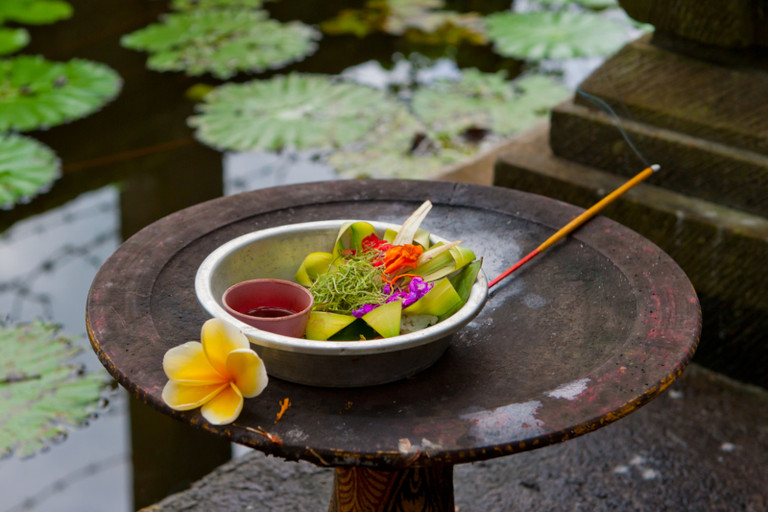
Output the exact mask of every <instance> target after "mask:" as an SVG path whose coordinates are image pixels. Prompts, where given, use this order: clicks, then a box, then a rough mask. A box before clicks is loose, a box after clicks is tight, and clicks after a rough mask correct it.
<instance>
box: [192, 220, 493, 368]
mask: <svg viewBox="0 0 768 512" xmlns="http://www.w3.org/2000/svg"><path fill="white" fill-rule="evenodd" d="M348 222H368V223H370V224H371V225H373V227H374V228H376V230H377V231H379V230H385V229H387V228H389V229H394V230H397V229H399V228H400V225H399V224H393V223H389V222H381V221H372V220H359V219H358V220H355V219H334V220H322V221H312V222H299V223H295V224H285V225H282V226H276V227H271V228H265V229H260V230H257V231H252V232H250V233H246V234H244V235H240V236H238V237H236V238H233V239H231V240H229V241H228V242H225V243H224V244H222V245H220V246H219V247H217V248H216V249H214V250H213V251H212V252H211V253H210V254H209V255H208V256H207V257H206V258H205V259H204V260H203V262H202V263H201V264H200V266H199V267H198V269H197V273H196V274H195V294H196V295H197V299H198V301H199V302H200V305H201V306H202V307H203V309H205V310H206V311H207V312H208V313H209V314H210V315H212V316H213V317H216V318H221V319H223V320H226V321H227V322H230V323H231V324H232V325H234V326H235V327H237V328H238V329H239V330H240V331H241V332H242V333H243V334H245V335H246V337H248V338H249V339H250V341H251V343H254V344H255V345H258V346H262V347H264V348H271V349H276V350H282V351H288V352H297V353H304V354H316V355H329V356H330V355H349V356H355V355H364V354H376V353H384V352H392V351H398V350H404V349H407V348H414V347H418V346H420V345H424V344H427V343H430V342H432V341H435V340H438V339H441V338H444V337H447V336H449V335H451V334H452V333H454V332H455V331H457V330H458V329H460V328H462V327H463V326H465V325H466V324H467V323H469V322H470V321H471V320H472V319H473V318H474V317H475V316H477V314H478V313H479V312H480V310H481V309H482V308H483V306H484V304H485V302H486V300H487V299H488V279H487V277H486V275H485V272H484V271H483V269H482V268H481V269H480V271H479V272H478V274H477V278H476V279H475V283H474V284H473V285H472V289H471V291H470V295H469V298H468V299H467V302H466V303H465V304H464V306H462V307H461V309H459V310H458V311H457V312H456V313H454V314H453V315H451V316H450V317H448V318H446V319H445V320H443V321H442V322H438V323H436V324H434V325H431V326H429V327H426V328H424V329H420V330H418V331H414V332H411V333H408V334H401V335H398V336H392V337H390V338H381V339H374V340H361V341H322V340H308V339H305V338H294V337H291V336H283V335H280V334H274V333H271V332H268V331H264V330H262V329H258V328H256V327H252V326H250V325H248V324H246V323H244V322H242V321H240V320H238V319H237V318H235V317H233V316H232V315H230V314H229V313H228V312H227V311H226V310H225V309H224V308H223V307H222V306H221V305H220V304H219V302H218V301H217V300H216V298H215V297H214V296H213V293H212V292H211V288H210V279H211V277H212V275H213V271H214V270H215V268H216V266H217V265H218V263H219V262H221V261H222V260H223V259H224V258H225V257H227V256H229V255H230V254H232V253H233V252H235V251H237V250H239V249H242V248H243V247H246V246H248V245H250V244H252V243H254V242H257V241H259V240H264V239H267V238H270V237H272V236H275V235H279V234H290V233H294V232H302V231H308V230H317V231H319V230H328V229H338V228H339V227H341V226H342V225H343V224H345V223H348ZM430 241H432V242H434V243H437V242H441V241H442V242H447V240H446V239H444V238H442V237H440V236H437V235H435V234H433V233H430ZM265 278H266V277H265Z"/></svg>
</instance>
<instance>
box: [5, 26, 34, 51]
mask: <svg viewBox="0 0 768 512" xmlns="http://www.w3.org/2000/svg"><path fill="white" fill-rule="evenodd" d="M28 44H29V32H27V30H26V29H24V28H6V27H0V55H8V54H9V53H13V52H15V51H18V50H20V49H22V48H24V47H25V46H27V45H28Z"/></svg>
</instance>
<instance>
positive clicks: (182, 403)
mask: <svg viewBox="0 0 768 512" xmlns="http://www.w3.org/2000/svg"><path fill="white" fill-rule="evenodd" d="M229 387H231V386H230V384H229V383H228V382H224V383H221V384H204V385H192V384H189V383H184V382H177V381H174V380H169V381H168V382H167V383H166V384H165V387H164V388H163V395H162V396H163V401H164V402H165V403H166V404H168V407H170V408H171V409H175V410H177V411H188V410H190V409H194V408H195V407H200V406H201V405H203V404H204V403H206V402H208V401H209V400H211V399H212V398H213V397H215V396H216V395H217V394H219V393H221V392H222V390H224V389H228V388H229Z"/></svg>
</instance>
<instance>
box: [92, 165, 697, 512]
mask: <svg viewBox="0 0 768 512" xmlns="http://www.w3.org/2000/svg"><path fill="white" fill-rule="evenodd" d="M425 199H430V200H431V201H432V202H433V203H434V205H435V206H434V209H433V210H432V212H431V213H430V215H429V216H428V217H427V220H426V221H425V223H424V227H425V228H426V229H429V230H430V231H432V232H433V233H436V234H439V235H440V236H443V237H445V238H448V239H461V240H463V241H464V243H465V245H466V246H467V247H470V248H472V249H473V250H474V251H475V253H476V254H477V255H478V256H481V257H483V268H484V269H485V272H486V273H487V275H488V276H490V277H494V276H496V275H498V274H499V273H501V272H502V271H503V270H504V269H505V268H506V267H508V266H509V265H510V264H511V263H514V262H515V261H517V260H518V259H519V258H520V257H521V256H522V255H524V254H527V253H528V252H530V250H532V249H533V248H535V247H536V246H538V245H539V244H540V243H541V242H542V241H543V240H545V239H547V238H548V237H549V236H550V235H551V234H552V233H554V232H555V231H556V230H557V229H558V228H559V227H561V226H563V225H564V224H566V223H567V222H568V221H569V220H570V219H572V218H573V217H575V216H576V215H577V214H578V213H579V212H580V211H581V210H580V209H578V208H575V207H573V206H570V205H567V204H564V203H560V202H557V201H553V200H550V199H547V198H544V197H541V196H535V195H531V194H526V193H522V192H518V191H514V190H509V189H501V188H493V187H482V186H475V185H464V184H455V183H444V182H440V183H436V182H418V181H401V180H393V181H367V180H354V181H338V182H324V183H314V184H304V185H294V186H286V187H278V188H272V189H266V190H258V191H253V192H247V193H243V194H239V195H235V196H229V197H224V198H220V199H216V200H213V201H209V202H206V203H202V204H199V205H196V206H194V207H191V208H188V209H185V210H182V211H180V212H177V213H175V214H172V215H170V216H168V217H165V218H163V219H161V220H160V221H158V222H156V223H154V224H152V225H150V226H148V227H147V228H145V229H144V230H142V231H140V232H139V233H137V234H136V235H135V236H134V237H132V238H130V239H129V240H128V241H126V242H125V243H124V244H123V245H122V246H121V247H120V248H119V249H118V250H117V251H116V252H115V253H114V254H113V255H112V256H111V257H110V258H109V259H108V261H107V262H106V263H105V264H104V266H103V267H102V268H101V270H100V271H99V273H98V275H97V276H96V278H95V280H94V282H93V285H92V288H91V292H90V295H89V298H88V304H87V311H86V317H87V324H88V333H89V336H90V338H91V342H92V345H93V348H94V350H95V351H96V353H97V354H98V356H99V358H100V359H101V361H102V363H103V364H104V365H105V366H106V368H107V369H108V370H109V372H110V373H111V374H112V375H113V376H114V377H115V379H117V380H118V382H119V383H120V384H121V385H123V386H124V387H125V388H126V389H127V390H128V391H129V392H130V393H132V394H134V395H135V396H137V397H138V398H139V399H140V400H142V401H144V402H146V403H147V404H149V405H151V406H152V407H154V408H156V409H158V410H159V411H162V412H164V413H166V414H169V415H171V416H173V417H175V418H177V419H179V420H181V421H184V422H187V423H190V424H192V425H194V426H197V427H199V428H202V429H205V430H207V431H209V432H211V433H212V434H215V435H219V436H223V437H225V438H227V439H230V440H231V441H234V442H236V443H240V444H243V445H246V446H250V447H252V448H254V449H257V450H261V451H263V452H265V453H267V454H270V455H275V456H278V457H282V458H285V459H286V460H306V461H309V462H312V463H314V464H317V465H322V466H330V467H335V468H336V473H335V480H334V490H333V495H332V498H331V505H330V509H331V510H333V511H353V510H354V511H385V510H386V511H389V510H401V511H416V510H419V511H422V510H434V511H453V510H454V506H453V481H452V480H453V479H452V474H453V466H454V465H455V464H461V463H466V462H472V461H478V460H483V459H490V458H493V457H499V456H502V455H510V454H514V453H517V452H521V451H525V450H530V449H533V448H538V447H542V446H547V445H550V444H553V443H558V442H561V441H565V440H567V439H570V438H572V437H575V436H578V435H581V434H585V433H587V432H590V431H593V430H595V429H597V428H600V427H602V426H603V425H606V424H608V423H610V422H612V421H614V420H617V419H619V418H621V417H622V416H624V415H626V414H628V413H630V412H632V411H633V410H635V409H637V408H638V407H640V406H642V405H643V404H645V403H647V402H648V401H649V400H651V399H652V398H654V397H655V396H657V395H658V394H659V393H660V392H661V391H662V390H664V389H665V388H666V387H667V386H669V385H670V384H671V383H672V381H673V380H674V379H675V378H676V377H677V376H678V375H680V373H681V372H682V371H683V369H684V367H685V365H686V364H687V363H688V362H689V361H690V359H691V357H692V355H693V352H694V350H695V347H696V344H697V342H698V336H699V333H700V320H701V318H700V311H699V305H698V300H697V297H696V294H695V292H694V290H693V289H692V287H691V284H690V282H689V281H688V279H687V278H686V276H685V275H684V274H683V272H682V271H681V270H680V268H679V267H678V266H677V265H676V264H675V263H674V262H673V261H672V260H671V259H670V258H669V257H668V256H667V255H666V254H665V253H664V252H662V251H661V250H660V249H659V248H658V247H656V246H655V245H653V244H652V243H650V242H649V241H648V240H646V239H644V238H643V237H641V236H639V235H638V234H636V233H634V232H633V231H631V230H629V229H627V228H624V227H623V226H621V225H619V224H617V223H615V222H612V221H610V220H608V219H606V218H604V217H597V218H595V219H593V220H592V221H590V222H589V223H588V224H587V225H585V226H583V227H582V228H581V229H579V230H578V231H577V232H575V233H574V234H572V235H571V236H569V237H568V238H567V239H565V240H563V241H562V242H561V243H559V244H557V245H556V246H555V247H552V248H550V249H549V250H548V251H547V252H546V253H545V254H543V255H542V256H540V257H539V258H537V259H536V261H535V262H531V263H530V264H529V265H527V266H526V267H525V268H524V269H521V270H520V271H518V272H517V273H516V274H515V275H514V276H512V277H510V278H509V279H508V280H507V281H505V282H502V283H501V284H499V285H497V286H496V287H494V289H493V293H492V295H491V297H490V298H489V300H488V302H487V304H486V306H485V307H484V309H483V311H482V312H481V313H480V315H479V316H478V317H477V318H476V319H475V320H474V321H473V322H472V323H471V324H470V325H468V326H467V327H465V328H464V329H462V330H460V331H459V332H457V333H455V334H454V335H453V336H452V338H451V342H450V346H449V348H448V350H447V351H446V353H445V354H444V355H443V357H442V358H441V359H440V360H438V362H437V363H436V364H435V365H434V366H432V367H431V368H429V369H427V370H425V371H423V372H421V373H419V374H417V375H415V376H413V377H412V378H410V379H406V380H402V381H399V382H395V383H392V384H387V385H381V386H373V387H367V388H352V389H327V388H318V387H310V386H302V385H297V384H292V383H289V382H285V381H281V380H279V379H274V378H273V379H271V381H270V383H269V386H268V387H267V389H266V390H265V392H264V393H263V394H262V395H260V396H259V397H257V398H254V399H248V400H246V402H245V406H244V409H243V412H242V414H241V415H240V417H239V418H238V419H237V420H236V421H235V422H234V423H233V424H231V425H225V426H219V427H217V426H213V425H210V424H208V423H207V422H206V421H205V420H204V419H203V418H202V417H201V416H200V413H199V411H197V410H196V411H190V412H177V411H173V410H171V409H170V408H168V407H167V406H166V405H165V404H164V403H163V401H162V399H161V395H160V393H161V391H162V388H163V386H164V385H165V382H166V377H165V374H164V373H163V370H162V364H161V363H162V359H163V354H165V352H166V350H168V349H169V348H171V347H174V346H177V345H180V344H181V343H184V342H186V341H189V340H198V339H199V338H200V327H201V326H202V324H203V322H204V321H205V320H206V319H207V315H206V314H205V312H204V311H203V309H202V308H201V307H200V306H199V304H198V302H197V300H196V297H195V292H194V286H193V282H194V277H195V273H196V271H197V268H198V266H199V265H200V263H201V262H202V260H203V259H204V258H205V257H206V256H207V255H208V254H209V253H210V252H211V251H213V250H214V249H215V248H216V247H218V246H219V245H221V244H223V243H224V242H226V241H228V240H230V239H232V238H234V237H237V236H240V235H242V234H244V233H248V232H251V231H254V230H259V229H264V228H268V227H274V226H280V225H284V224H292V223H297V222H306V221H314V220H326V219H361V220H365V219H369V220H381V221H386V222H402V221H403V220H404V219H405V218H406V217H407V216H408V215H409V214H410V212H412V211H413V210H414V209H415V208H416V207H417V206H418V205H419V204H420V203H421V202H422V201H424V200H425ZM318 250H325V249H324V248H318ZM285 398H289V399H290V402H291V407H290V408H289V409H288V410H287V411H286V412H285V414H284V415H283V416H282V418H281V419H280V420H279V421H276V415H277V412H278V411H279V409H280V405H279V403H280V401H281V400H283V399H285Z"/></svg>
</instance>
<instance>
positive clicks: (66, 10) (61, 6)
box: [0, 0, 72, 25]
mask: <svg viewBox="0 0 768 512" xmlns="http://www.w3.org/2000/svg"><path fill="white" fill-rule="evenodd" d="M71 16H72V6H71V5H70V4H69V3H67V2H64V1H62V0H2V2H0V23H3V22H6V21H13V22H16V23H23V24H25V25H45V24H48V23H54V22H57V21H59V20H64V19H67V18H69V17H71Z"/></svg>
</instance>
